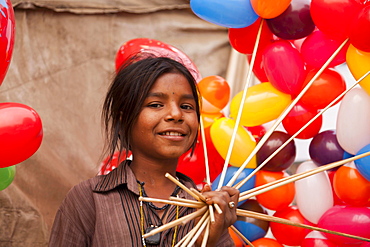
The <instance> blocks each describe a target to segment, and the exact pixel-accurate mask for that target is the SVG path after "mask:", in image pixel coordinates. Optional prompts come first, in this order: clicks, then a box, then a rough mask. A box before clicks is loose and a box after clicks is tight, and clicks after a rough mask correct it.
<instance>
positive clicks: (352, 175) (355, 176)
mask: <svg viewBox="0 0 370 247" xmlns="http://www.w3.org/2000/svg"><path fill="white" fill-rule="evenodd" d="M333 187H334V191H335V193H336V194H337V196H338V197H339V198H340V199H341V200H342V201H343V202H345V203H346V204H349V205H352V206H365V205H366V204H367V203H369V201H370V182H369V181H368V180H366V179H365V178H364V177H363V176H362V175H361V174H360V172H359V171H358V170H357V169H356V166H355V164H354V163H353V162H350V163H349V164H347V165H344V166H341V167H340V168H339V169H338V170H337V171H336V173H335V175H334V179H333Z"/></svg>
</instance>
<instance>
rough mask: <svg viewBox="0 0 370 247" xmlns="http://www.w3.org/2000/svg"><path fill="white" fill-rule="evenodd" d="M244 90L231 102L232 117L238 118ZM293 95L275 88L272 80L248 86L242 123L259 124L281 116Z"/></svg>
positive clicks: (249, 125) (247, 124)
mask: <svg viewBox="0 0 370 247" xmlns="http://www.w3.org/2000/svg"><path fill="white" fill-rule="evenodd" d="M242 97H243V91H241V92H239V93H238V94H237V95H235V96H234V98H233V99H232V100H231V103H230V117H231V118H233V119H236V117H237V115H238V111H239V106H240V103H241V101H242ZM291 100H292V99H291V96H290V95H289V94H285V93H282V92H280V91H279V90H277V89H276V88H274V86H272V84H271V83H270V82H264V83H260V84H257V85H254V86H251V87H250V88H248V91H247V95H246V99H245V102H244V107H243V111H242V116H241V119H240V124H241V125H244V126H248V127H251V126H258V125H261V124H264V123H267V122H270V121H272V120H274V119H276V118H278V117H279V116H280V114H281V113H282V112H283V111H284V109H285V108H286V107H287V106H288V105H289V104H290V103H291Z"/></svg>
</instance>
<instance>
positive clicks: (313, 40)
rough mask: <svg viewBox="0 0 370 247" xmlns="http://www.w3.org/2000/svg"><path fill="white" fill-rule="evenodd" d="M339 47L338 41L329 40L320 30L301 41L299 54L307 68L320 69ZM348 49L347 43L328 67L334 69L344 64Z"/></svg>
mask: <svg viewBox="0 0 370 247" xmlns="http://www.w3.org/2000/svg"><path fill="white" fill-rule="evenodd" d="M340 45H341V42H339V41H338V40H335V39H332V38H330V37H329V36H328V35H327V34H325V33H324V32H322V31H320V30H316V31H314V32H313V33H311V34H310V35H309V36H308V37H307V38H306V39H305V40H304V41H303V43H302V46H301V54H302V57H303V60H304V61H305V62H306V64H307V66H308V67H312V68H316V69H321V67H322V66H323V65H324V64H325V63H326V61H328V59H329V58H330V57H331V56H332V55H333V53H334V52H335V51H336V50H337V49H338V47H339V46H340ZM348 47H349V43H347V44H346V45H345V46H344V47H343V48H342V49H341V50H340V51H339V53H338V54H337V55H336V56H335V57H334V59H333V60H332V61H331V62H330V63H329V65H328V67H334V66H337V65H339V64H342V63H344V62H345V61H346V52H347V49H348Z"/></svg>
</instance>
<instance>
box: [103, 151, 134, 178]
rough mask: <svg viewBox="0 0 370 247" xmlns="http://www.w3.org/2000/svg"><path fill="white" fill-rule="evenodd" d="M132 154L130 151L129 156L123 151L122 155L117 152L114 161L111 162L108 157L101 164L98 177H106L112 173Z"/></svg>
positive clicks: (113, 157)
mask: <svg viewBox="0 0 370 247" xmlns="http://www.w3.org/2000/svg"><path fill="white" fill-rule="evenodd" d="M131 154H132V153H131V151H129V152H128V154H127V155H126V152H125V151H123V152H122V153H121V155H120V152H119V151H117V152H115V153H114V154H113V156H112V159H111V160H110V161H109V157H106V158H105V159H104V160H103V161H102V163H101V164H100V168H99V173H98V175H106V174H108V173H110V172H111V171H112V170H114V169H116V168H117V167H118V166H119V165H120V164H121V162H122V161H124V160H125V159H126V158H129V157H130V156H131Z"/></svg>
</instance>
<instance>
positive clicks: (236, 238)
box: [228, 227, 246, 247]
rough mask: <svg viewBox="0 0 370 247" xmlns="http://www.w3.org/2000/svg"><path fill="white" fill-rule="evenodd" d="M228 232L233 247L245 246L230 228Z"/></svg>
mask: <svg viewBox="0 0 370 247" xmlns="http://www.w3.org/2000/svg"><path fill="white" fill-rule="evenodd" d="M228 232H229V234H230V237H231V238H232V240H233V241H234V245H235V247H245V246H246V245H245V244H244V241H243V240H242V238H241V237H240V236H239V235H238V234H237V233H236V232H235V231H234V230H233V229H232V228H231V227H229V228H228Z"/></svg>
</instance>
